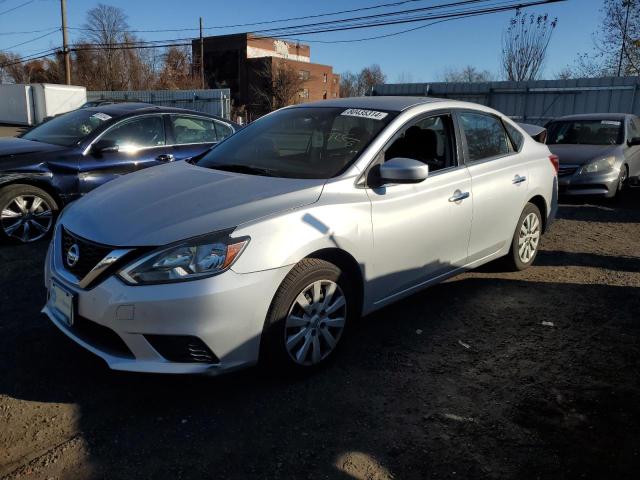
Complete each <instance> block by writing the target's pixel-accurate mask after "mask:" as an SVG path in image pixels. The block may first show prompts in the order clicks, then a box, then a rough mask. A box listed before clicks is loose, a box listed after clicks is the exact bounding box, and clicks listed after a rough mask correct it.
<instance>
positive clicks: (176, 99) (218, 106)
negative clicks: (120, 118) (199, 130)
mask: <svg viewBox="0 0 640 480" xmlns="http://www.w3.org/2000/svg"><path fill="white" fill-rule="evenodd" d="M87 100H88V101H95V100H128V101H139V102H144V103H152V104H154V105H162V106H164V107H178V108H188V109H190V110H196V111H198V112H203V113H209V114H211V115H218V116H219V117H223V118H227V119H228V118H230V117H231V91H230V90H229V89H228V88H218V89H209V90H127V91H121V92H115V91H93V92H87Z"/></svg>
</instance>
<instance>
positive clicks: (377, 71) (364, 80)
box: [358, 63, 387, 95]
mask: <svg viewBox="0 0 640 480" xmlns="http://www.w3.org/2000/svg"><path fill="white" fill-rule="evenodd" d="M386 81H387V76H386V75H385V74H384V73H382V68H380V65H378V64H377V63H374V64H373V65H370V66H368V67H365V68H363V69H362V71H361V72H360V75H358V90H359V93H360V95H370V94H371V92H372V91H373V87H375V86H376V85H381V84H383V83H384V82H386Z"/></svg>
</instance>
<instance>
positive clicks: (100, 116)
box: [91, 112, 111, 122]
mask: <svg viewBox="0 0 640 480" xmlns="http://www.w3.org/2000/svg"><path fill="white" fill-rule="evenodd" d="M91 116H92V117H93V118H97V119H98V120H102V121H103V122H106V121H107V120H110V119H111V116H110V115H107V114H106V113H102V112H98V113H94V114H93V115H91Z"/></svg>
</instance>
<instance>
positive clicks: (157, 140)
mask: <svg viewBox="0 0 640 480" xmlns="http://www.w3.org/2000/svg"><path fill="white" fill-rule="evenodd" d="M101 140H110V141H112V142H114V144H115V145H117V146H118V147H119V150H120V151H121V152H122V151H124V152H126V151H134V150H138V149H140V148H148V147H159V146H162V145H164V144H165V138H164V125H163V122H162V118H161V117H160V116H145V117H140V118H135V119H133V120H127V121H124V122H123V123H120V124H119V125H116V126H115V127H113V128H112V129H111V130H109V131H107V133H105V134H104V135H103V136H102V137H101Z"/></svg>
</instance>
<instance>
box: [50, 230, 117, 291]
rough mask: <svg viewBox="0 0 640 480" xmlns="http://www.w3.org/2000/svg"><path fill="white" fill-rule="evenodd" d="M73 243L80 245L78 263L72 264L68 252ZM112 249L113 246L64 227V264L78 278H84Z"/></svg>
mask: <svg viewBox="0 0 640 480" xmlns="http://www.w3.org/2000/svg"><path fill="white" fill-rule="evenodd" d="M73 245H77V246H78V253H79V255H78V261H77V263H76V264H75V265H73V266H70V265H69V262H68V261H67V254H68V252H69V249H70V248H71V247H72V246H73ZM112 250H113V248H112V247H108V246H106V245H100V244H98V243H93V242H90V241H89V240H85V239H83V238H80V237H78V236H77V235H74V234H72V233H71V232H69V231H68V230H66V229H64V228H63V229H62V252H61V254H62V264H63V265H64V268H65V269H67V270H68V271H69V272H71V273H72V274H73V275H74V276H75V277H76V278H77V279H78V280H82V279H83V278H84V277H85V276H86V275H87V274H88V273H89V272H90V271H91V270H92V269H93V267H95V266H96V265H97V264H98V263H100V260H102V259H103V258H104V257H106V256H107V255H108V254H109V253H110V252H111V251H112Z"/></svg>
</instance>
